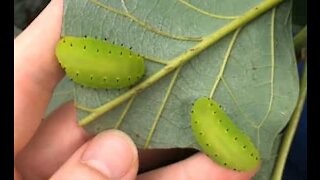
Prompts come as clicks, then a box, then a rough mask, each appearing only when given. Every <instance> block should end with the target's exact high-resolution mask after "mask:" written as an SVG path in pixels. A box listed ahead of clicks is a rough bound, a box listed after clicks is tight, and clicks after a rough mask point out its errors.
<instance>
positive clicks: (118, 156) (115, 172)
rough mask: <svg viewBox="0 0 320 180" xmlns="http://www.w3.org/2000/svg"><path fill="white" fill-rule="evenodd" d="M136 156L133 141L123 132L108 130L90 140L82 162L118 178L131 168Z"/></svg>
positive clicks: (109, 176)
mask: <svg viewBox="0 0 320 180" xmlns="http://www.w3.org/2000/svg"><path fill="white" fill-rule="evenodd" d="M137 156H138V155H137V149H136V147H135V145H134V143H133V142H132V140H131V139H130V138H129V137H128V136H127V135H126V134H125V133H123V132H121V131H118V130H109V131H106V132H103V133H101V134H99V135H97V136H96V137H95V138H94V139H93V140H92V142H90V144H89V145H88V147H87V149H86V150H85V152H84V154H83V156H82V162H83V163H85V164H87V165H88V166H91V167H92V168H95V169H96V170H98V171H99V172H100V173H102V174H104V175H105V176H106V177H107V178H110V179H118V178H121V177H123V176H124V175H126V173H127V172H128V171H129V170H130V169H131V167H132V165H133V162H134V161H135V160H136V159H137Z"/></svg>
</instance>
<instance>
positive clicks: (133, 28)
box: [62, 0, 299, 161]
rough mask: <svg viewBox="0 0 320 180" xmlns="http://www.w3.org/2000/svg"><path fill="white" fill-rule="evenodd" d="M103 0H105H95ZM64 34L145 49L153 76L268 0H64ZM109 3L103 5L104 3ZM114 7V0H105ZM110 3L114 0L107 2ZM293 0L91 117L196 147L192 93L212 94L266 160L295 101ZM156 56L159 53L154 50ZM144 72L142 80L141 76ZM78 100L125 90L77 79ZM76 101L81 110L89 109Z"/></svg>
mask: <svg viewBox="0 0 320 180" xmlns="http://www.w3.org/2000/svg"><path fill="white" fill-rule="evenodd" d="M97 2H98V3H97ZM64 3H65V4H64V11H65V12H64V13H65V14H64V22H63V33H62V35H73V36H84V35H87V36H91V37H97V38H99V39H104V38H107V39H108V41H110V42H113V41H114V42H115V44H118V45H120V44H122V43H123V44H124V46H127V47H132V50H133V51H135V52H136V53H139V54H141V55H142V56H145V57H152V58H149V59H146V61H145V64H146V76H145V78H147V77H150V76H151V75H153V74H154V73H155V72H157V71H159V70H160V69H162V68H163V67H164V66H165V65H164V64H163V63H160V62H170V60H171V59H173V58H174V57H177V56H179V55H180V54H182V53H184V52H185V51H186V50H187V49H189V48H191V47H193V46H194V45H196V44H197V43H199V41H198V40H199V37H200V39H201V38H205V37H206V36H207V35H209V34H211V33H213V32H215V31H217V30H218V29H220V28H221V27H223V26H224V25H226V24H227V23H229V22H230V21H232V19H233V18H236V17H237V16H241V14H243V13H244V12H246V11H247V10H249V9H250V8H252V7H254V6H255V5H257V4H259V3H261V1H256V0H243V1H237V0H227V1H214V2H212V1H210V0H206V1H196V0H188V1H187V0H161V1H157V0H153V1H150V0H139V1H138V0H132V1H131V0H130V1H127V0H99V1H95V0H66V1H64ZM101 4H102V5H103V7H102V6H101ZM106 7H107V8H106ZM108 8H109V9H108ZM290 10H291V2H290V1H286V2H285V3H282V4H281V5H280V6H278V7H277V8H275V9H273V10H270V11H268V12H267V13H265V14H264V15H262V16H260V17H258V18H257V19H256V20H254V21H252V22H251V23H249V24H247V25H246V26H244V27H242V28H241V29H239V30H237V31H235V32H234V33H231V34H229V35H228V36H226V37H224V38H223V39H221V40H220V41H219V42H218V43H216V44H214V45H213V46H211V47H209V48H208V49H206V50H205V51H204V52H202V53H201V54H199V55H198V56H196V57H194V58H193V59H192V60H191V61H189V62H188V63H186V64H185V65H183V66H182V67H180V68H178V69H177V70H175V71H174V72H172V73H171V74H169V75H167V76H165V77H164V78H162V79H161V80H159V81H158V82H157V83H156V84H154V85H152V86H151V87H149V88H147V89H144V90H143V91H141V93H139V94H137V95H136V96H134V97H132V98H131V99H130V100H128V101H127V102H125V103H123V104H120V105H119V106H117V107H116V108H115V109H113V110H111V111H109V112H107V113H106V114H104V115H103V116H101V117H99V118H98V119H96V120H95V121H93V122H91V123H90V124H88V125H86V126H85V128H86V130H88V131H89V132H92V133H98V132H101V131H103V130H105V129H109V128H118V129H120V130H122V131H125V132H126V133H127V134H129V135H130V136H131V137H132V138H133V140H134V142H135V143H136V144H137V146H138V147H140V148H175V147H181V148H187V147H191V148H197V149H199V147H198V145H197V143H196V141H195V139H194V137H193V134H192V130H191V126H190V111H191V106H192V103H193V102H194V101H195V100H196V99H197V98H199V97H202V96H212V98H213V99H215V100H216V101H217V102H218V103H219V104H221V105H222V106H223V108H224V109H225V111H226V112H227V114H228V115H229V116H230V118H231V119H232V120H233V121H234V123H235V124H236V125H238V126H239V127H240V128H241V129H242V130H243V131H244V132H245V133H246V134H247V135H248V136H250V137H251V138H252V140H253V142H254V143H255V145H256V146H257V148H258V149H259V151H260V152H261V156H262V158H263V159H265V161H269V160H271V159H274V153H272V148H273V145H274V142H275V139H276V137H277V136H278V135H279V133H280V131H281V130H282V129H283V128H284V126H285V125H286V124H287V122H288V120H289V118H290V116H291V113H292V111H293V109H294V107H295V105H296V101H297V98H298V91H299V83H298V75H297V69H296V63H295V57H294V51H293V50H294V48H293V44H292V35H291V14H290ZM152 59H156V60H157V61H155V60H152ZM142 81H143V80H142ZM74 88H75V101H76V105H78V106H81V107H85V108H87V109H94V108H96V107H99V106H100V105H102V104H105V103H107V102H109V101H111V100H113V99H115V98H117V96H119V95H120V94H122V93H124V92H125V91H126V90H127V89H122V90H108V91H106V90H95V89H89V88H82V87H80V86H79V85H76V84H75V87H74ZM85 108H83V109H78V111H77V114H78V120H81V119H82V118H84V117H85V116H87V115H88V114H90V112H88V110H84V109H85Z"/></svg>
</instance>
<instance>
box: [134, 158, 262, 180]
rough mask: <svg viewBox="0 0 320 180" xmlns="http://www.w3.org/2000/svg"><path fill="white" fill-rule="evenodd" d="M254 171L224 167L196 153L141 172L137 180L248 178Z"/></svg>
mask: <svg viewBox="0 0 320 180" xmlns="http://www.w3.org/2000/svg"><path fill="white" fill-rule="evenodd" d="M255 173H256V171H254V172H236V171H233V170H230V169H226V168H224V167H222V166H220V165H218V164H216V163H214V162H213V161H212V160H211V159H209V158H208V157H207V156H206V155H204V154H203V153H197V154H195V155H193V156H191V157H190V158H188V159H186V160H183V161H180V162H177V163H175V164H172V165H169V166H166V167H163V168H160V169H156V170H153V171H149V172H146V173H143V174H141V175H139V176H138V180H149V179H152V180H162V179H175V180H182V179H183V180H184V179H188V180H193V179H195V180H197V179H219V180H249V179H250V178H251V177H252V176H253V175H254V174H255Z"/></svg>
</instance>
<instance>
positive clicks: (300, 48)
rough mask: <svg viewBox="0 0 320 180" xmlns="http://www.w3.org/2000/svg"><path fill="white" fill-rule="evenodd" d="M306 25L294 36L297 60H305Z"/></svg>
mask: <svg viewBox="0 0 320 180" xmlns="http://www.w3.org/2000/svg"><path fill="white" fill-rule="evenodd" d="M307 34H308V32H307V25H306V26H305V27H304V28H303V29H302V30H301V31H300V32H299V33H298V34H297V35H296V36H295V37H294V39H293V42H294V49H295V52H296V56H297V59H298V61H299V60H300V59H303V60H306V58H307V55H306V47H307Z"/></svg>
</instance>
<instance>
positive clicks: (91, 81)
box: [56, 36, 144, 89]
mask: <svg viewBox="0 0 320 180" xmlns="http://www.w3.org/2000/svg"><path fill="white" fill-rule="evenodd" d="M56 56H57V58H58V61H59V63H60V65H61V66H62V68H63V69H64V70H65V71H66V74H67V76H68V77H69V78H71V79H72V80H73V81H75V82H76V83H78V84H81V85H83V86H87V87H92V88H106V89H114V88H124V87H128V86H131V85H133V84H135V83H136V82H138V81H139V80H140V78H142V76H143V74H144V59H143V58H142V57H141V56H139V55H137V54H135V53H133V52H132V51H131V50H130V49H128V48H125V47H122V46H118V45H114V44H112V43H109V42H107V41H103V40H98V39H95V38H89V37H71V36H66V37H62V38H61V39H60V40H59V42H58V44H57V46H56Z"/></svg>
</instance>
